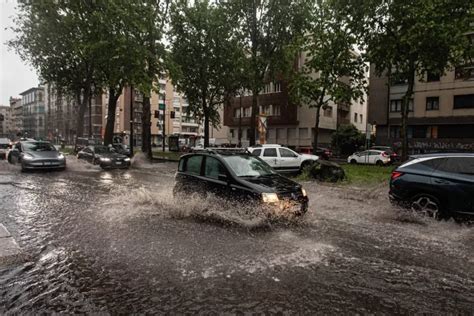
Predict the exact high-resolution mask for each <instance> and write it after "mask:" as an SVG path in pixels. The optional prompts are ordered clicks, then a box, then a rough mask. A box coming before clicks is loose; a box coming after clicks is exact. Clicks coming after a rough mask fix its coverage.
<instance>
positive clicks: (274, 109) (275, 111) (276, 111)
mask: <svg viewBox="0 0 474 316" xmlns="http://www.w3.org/2000/svg"><path fill="white" fill-rule="evenodd" d="M272 115H273V116H280V106H279V105H273V106H272Z"/></svg>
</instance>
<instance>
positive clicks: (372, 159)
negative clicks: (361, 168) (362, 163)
mask: <svg viewBox="0 0 474 316" xmlns="http://www.w3.org/2000/svg"><path fill="white" fill-rule="evenodd" d="M368 153H369V155H368V163H369V164H371V165H375V163H376V162H377V160H379V159H380V152H378V151H375V150H369V151H368Z"/></svg>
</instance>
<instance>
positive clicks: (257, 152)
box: [252, 149, 262, 157]
mask: <svg viewBox="0 0 474 316" xmlns="http://www.w3.org/2000/svg"><path fill="white" fill-rule="evenodd" d="M261 153H262V150H261V149H254V150H253V151H252V155H254V156H257V157H258V156H260V154H261Z"/></svg>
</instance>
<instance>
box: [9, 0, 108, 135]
mask: <svg viewBox="0 0 474 316" xmlns="http://www.w3.org/2000/svg"><path fill="white" fill-rule="evenodd" d="M94 10H95V7H94V5H93V3H90V2H86V1H72V2H64V1H55V0H44V1H20V2H19V6H18V11H19V13H18V15H17V16H16V18H15V22H16V25H17V26H16V27H14V28H13V31H14V32H15V33H16V37H15V38H14V39H13V40H11V41H9V42H8V45H9V46H10V47H11V48H13V49H15V51H16V52H17V53H18V54H19V55H20V57H21V58H22V59H23V60H25V61H27V62H29V63H30V64H31V65H32V66H33V67H34V68H35V69H36V70H37V71H38V73H39V75H40V77H41V78H42V80H44V81H46V82H50V83H54V85H55V86H57V87H60V88H61V89H62V90H63V91H65V92H66V94H69V95H72V96H74V98H75V100H76V102H77V104H78V105H79V111H78V117H77V126H76V136H78V137H81V136H83V131H84V113H85V110H86V108H87V105H88V102H89V98H90V97H91V87H92V86H93V85H94V84H97V82H96V65H97V64H96V55H95V54H96V52H95V51H94V50H93V49H92V46H91V43H93V42H94V39H95V36H96V32H95V27H94V24H93V23H92V20H91V16H92V13H93V12H94ZM97 90H99V89H97Z"/></svg>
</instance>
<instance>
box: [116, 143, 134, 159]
mask: <svg viewBox="0 0 474 316" xmlns="http://www.w3.org/2000/svg"><path fill="white" fill-rule="evenodd" d="M112 147H113V148H114V149H115V151H116V152H117V153H119V154H122V155H125V156H127V157H131V156H132V155H131V154H132V153H131V151H130V147H129V146H127V145H124V144H122V143H114V144H112Z"/></svg>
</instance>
